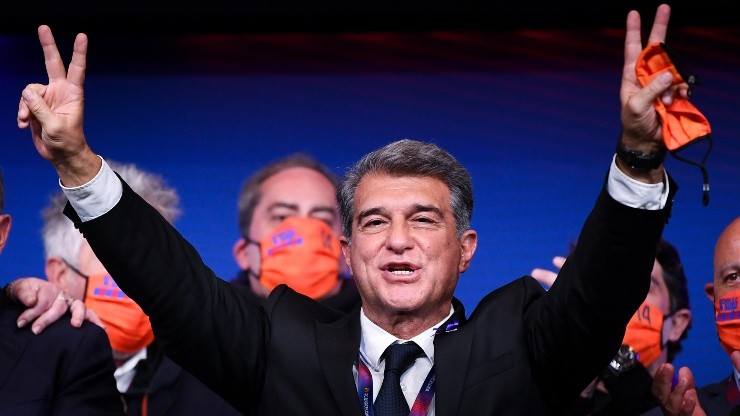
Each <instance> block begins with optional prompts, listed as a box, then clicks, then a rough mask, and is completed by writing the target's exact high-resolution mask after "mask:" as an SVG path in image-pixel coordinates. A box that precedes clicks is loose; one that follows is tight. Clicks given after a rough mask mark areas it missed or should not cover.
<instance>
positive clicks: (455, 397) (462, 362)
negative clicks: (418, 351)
mask: <svg viewBox="0 0 740 416" xmlns="http://www.w3.org/2000/svg"><path fill="white" fill-rule="evenodd" d="M453 305H454V307H455V313H454V314H453V315H452V317H451V318H450V319H449V320H448V321H447V322H446V323H445V326H444V327H443V328H454V329H452V330H450V331H449V332H442V331H440V332H438V333H437V335H435V336H434V371H435V374H436V377H437V378H436V381H435V384H436V387H435V391H436V393H435V399H434V406H435V408H436V414H438V415H456V414H457V413H458V409H459V407H460V399H461V397H462V391H463V385H464V383H465V374H466V371H467V368H468V361H469V359H470V349H471V346H472V343H473V331H472V330H466V328H465V325H464V323H465V310H464V309H463V305H462V303H460V302H459V301H458V300H457V299H453ZM454 322H457V324H454V325H450V324H452V323H454Z"/></svg>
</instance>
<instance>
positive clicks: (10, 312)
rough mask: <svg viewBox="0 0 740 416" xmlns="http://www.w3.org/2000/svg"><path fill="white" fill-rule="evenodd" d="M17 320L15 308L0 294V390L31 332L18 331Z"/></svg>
mask: <svg viewBox="0 0 740 416" xmlns="http://www.w3.org/2000/svg"><path fill="white" fill-rule="evenodd" d="M16 318H18V313H17V311H16V307H14V306H13V305H12V303H11V301H10V300H9V299H8V298H6V297H5V295H4V294H0V332H2V337H0V390H2V388H3V386H4V385H5V382H6V381H7V379H8V376H9V375H10V373H12V371H13V367H15V365H16V362H17V361H18V359H20V357H21V356H22V355H23V351H25V349H26V344H28V341H29V340H30V339H31V338H30V337H31V335H32V332H31V331H30V330H28V328H23V329H19V328H18V326H17V325H16V323H15V320H16Z"/></svg>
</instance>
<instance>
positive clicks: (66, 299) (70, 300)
mask: <svg viewBox="0 0 740 416" xmlns="http://www.w3.org/2000/svg"><path fill="white" fill-rule="evenodd" d="M57 299H60V300H63V301H64V303H65V304H66V305H67V307H68V308H71V307H72V304H73V303H74V301H75V300H74V298H72V297H70V296H67V295H65V294H64V293H60V294H58V295H57Z"/></svg>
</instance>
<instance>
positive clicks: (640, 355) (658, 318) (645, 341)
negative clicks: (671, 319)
mask: <svg viewBox="0 0 740 416" xmlns="http://www.w3.org/2000/svg"><path fill="white" fill-rule="evenodd" d="M663 320H664V317H663V312H661V310H660V309H659V308H657V307H656V306H654V305H652V304H650V303H649V302H643V304H642V305H640V308H639V309H637V312H635V314H634V315H632V319H630V321H629V323H627V330H626V331H625V333H624V340H623V341H622V344H626V345H629V346H630V347H632V349H634V350H635V351H636V352H637V359H638V361H640V363H641V364H642V365H643V366H645V367H647V366H649V365H650V364H652V363H653V362H654V361H655V360H656V359H657V358H658V357H659V356H660V353H661V352H662V351H663Z"/></svg>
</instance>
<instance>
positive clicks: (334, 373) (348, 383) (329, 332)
mask: <svg viewBox="0 0 740 416" xmlns="http://www.w3.org/2000/svg"><path fill="white" fill-rule="evenodd" d="M360 334H361V331H360V312H359V309H357V310H356V311H355V312H353V313H350V314H348V315H347V316H344V317H343V318H341V319H339V320H338V321H336V322H332V323H321V322H317V323H316V339H317V341H316V342H317V348H318V354H319V362H320V364H321V368H322V369H323V370H324V375H325V376H326V381H327V383H329V388H330V389H331V392H332V395H333V396H334V399H335V400H336V402H337V406H339V409H340V411H341V412H342V414H343V415H346V416H351V415H354V416H360V415H361V414H362V409H361V407H360V399H359V397H358V395H357V389H356V388H355V379H354V376H353V374H352V365H353V363H354V362H355V360H356V359H357V354H358V352H359V350H360Z"/></svg>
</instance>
